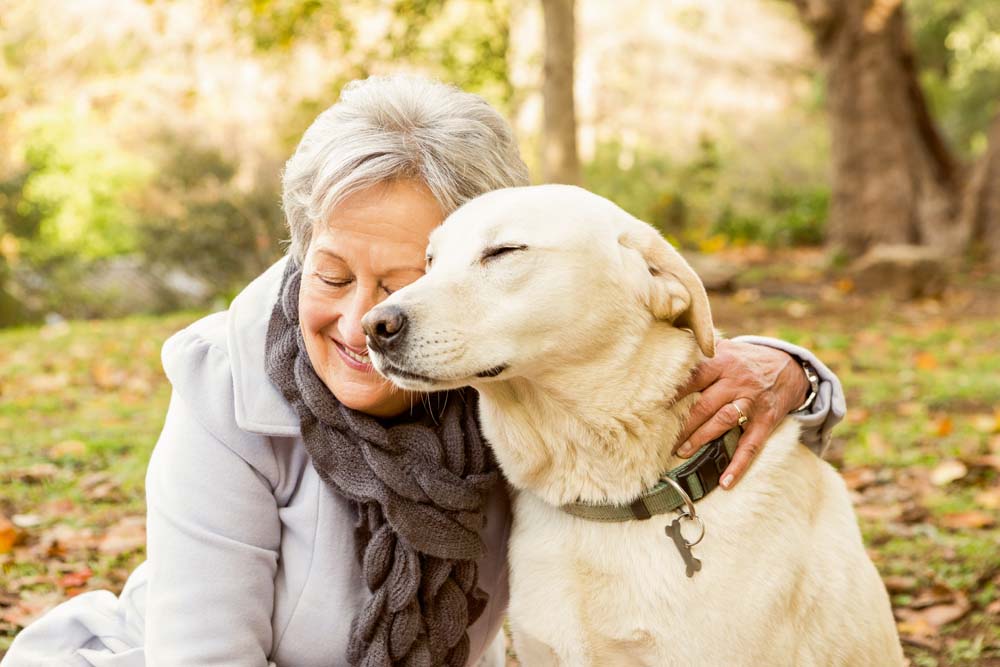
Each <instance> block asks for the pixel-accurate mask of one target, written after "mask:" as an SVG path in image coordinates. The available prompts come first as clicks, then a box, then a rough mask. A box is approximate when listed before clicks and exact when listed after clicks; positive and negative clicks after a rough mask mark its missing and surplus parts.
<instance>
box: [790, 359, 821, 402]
mask: <svg viewBox="0 0 1000 667" xmlns="http://www.w3.org/2000/svg"><path fill="white" fill-rule="evenodd" d="M796 363H797V365H798V366H799V368H800V369H801V371H802V372H801V373H800V374H799V379H800V380H801V383H802V384H801V386H802V387H803V389H802V390H801V393H799V394H798V395H799V396H801V397H802V403H801V404H798V406H797V407H796V408H794V409H793V410H792V412H793V413H795V412H808V411H809V409H810V408H812V404H813V402H814V401H815V400H816V395H817V394H818V393H819V374H818V373H817V372H816V369H815V368H813V367H812V364H810V363H809V362H808V361H801V360H798V359H796Z"/></svg>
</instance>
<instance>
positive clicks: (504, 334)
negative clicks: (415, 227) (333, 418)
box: [364, 185, 903, 667]
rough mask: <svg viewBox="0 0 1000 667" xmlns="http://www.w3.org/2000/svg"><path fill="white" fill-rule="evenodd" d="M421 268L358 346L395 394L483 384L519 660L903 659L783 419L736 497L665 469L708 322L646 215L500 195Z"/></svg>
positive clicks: (443, 234) (853, 549)
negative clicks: (504, 490) (510, 503)
mask: <svg viewBox="0 0 1000 667" xmlns="http://www.w3.org/2000/svg"><path fill="white" fill-rule="evenodd" d="M427 262H428V271H427V274H426V275H425V276H424V277H423V278H421V279H420V280H418V281H416V282H415V283H413V284H412V285H410V286H408V287H406V288H405V289H402V290H399V291H398V292H396V293H394V294H393V295H392V296H390V297H389V298H388V299H386V300H385V301H384V302H383V303H382V304H381V305H379V306H378V307H377V308H375V309H374V310H373V311H372V312H371V313H369V314H368V315H367V316H366V318H365V320H364V325H365V327H366V331H367V333H368V345H369V348H370V353H371V357H372V360H373V362H374V364H375V366H376V368H377V369H378V370H379V372H381V373H382V374H383V375H385V376H386V377H387V378H389V379H391V380H392V381H393V382H395V383H396V384H398V385H399V386H401V387H404V388H407V389H411V390H415V391H436V390H441V389H448V388H455V387H461V386H466V385H472V386H473V387H475V388H476V389H477V390H478V391H479V394H480V414H481V421H482V428H483V432H484V435H485V436H486V437H487V439H488V440H489V442H490V443H491V444H492V446H493V448H494V450H495V452H496V456H497V459H498V461H499V463H500V465H501V467H502V468H503V472H504V474H505V475H506V477H507V479H508V480H509V481H510V483H511V485H512V486H513V487H514V488H515V489H516V498H515V509H514V527H513V534H512V536H511V542H510V568H511V599H510V609H509V616H510V624H511V628H512V630H513V633H514V644H515V650H516V651H517V654H518V656H519V658H520V659H521V662H522V664H524V665H526V666H527V667H534V666H536V665H565V666H569V667H584V666H587V665H595V666H600V667H619V666H625V665H649V666H653V665H655V666H662V665H695V666H708V667H720V666H729V665H767V666H768V667H771V666H775V665H789V666H796V667H803V666H806V665H858V666H873V667H874V666H878V667H883V666H889V665H901V664H902V663H903V656H902V652H901V650H900V645H899V641H898V637H897V634H896V628H895V624H894V622H893V618H892V613H891V609H890V606H889V600H888V597H887V595H886V592H885V588H884V587H883V585H882V582H881V580H880V579H879V576H878V573H877V572H876V570H875V568H874V566H873V565H872V563H871V561H870V560H869V559H868V557H867V555H866V554H865V550H864V547H863V545H862V542H861V535H860V533H859V531H858V527H857V523H856V520H855V517H854V514H853V511H852V509H851V504H850V502H849V500H848V495H847V491H846V489H845V486H844V484H843V482H842V481H841V479H840V478H839V477H838V475H837V474H836V473H835V472H834V470H833V469H832V468H831V467H830V466H829V465H827V464H826V463H824V462H823V461H821V460H820V459H819V458H817V457H816V456H815V455H814V454H812V453H811V452H810V451H809V450H808V449H806V448H805V447H803V446H801V445H800V444H799V442H798V425H797V423H796V422H795V420H794V419H786V420H785V421H784V422H783V423H782V424H781V425H780V426H779V427H778V429H777V430H776V431H775V432H774V434H773V435H772V436H771V438H770V440H769V441H768V443H767V445H766V446H765V447H764V448H763V451H762V452H761V454H760V455H759V456H758V457H757V459H756V461H755V462H754V463H753V465H752V466H751V467H750V469H749V471H748V472H747V473H746V476H745V477H744V478H743V480H742V481H741V482H740V483H739V484H738V485H737V486H736V487H735V488H734V490H732V491H722V490H721V489H719V490H717V491H716V492H714V493H709V491H711V488H707V490H706V488H701V487H702V486H706V487H707V486H710V483H708V482H706V483H705V485H699V484H696V483H695V482H693V481H692V480H691V479H690V476H689V479H688V482H689V483H687V484H685V485H678V484H676V482H677V481H678V480H679V478H678V479H677V480H672V482H671V481H665V479H664V478H665V475H664V473H665V472H666V471H671V470H676V469H677V468H678V466H680V465H681V464H682V463H683V461H681V460H679V459H676V458H674V457H673V456H672V455H671V448H672V444H673V443H674V441H675V439H676V436H677V435H678V431H679V429H680V427H681V424H682V422H683V421H684V418H685V415H686V413H687V411H688V410H689V408H690V406H691V403H692V400H693V399H694V397H691V398H690V399H685V400H682V401H679V402H677V403H676V404H673V405H671V402H670V400H669V399H670V398H671V397H672V396H673V395H674V394H675V393H676V390H677V388H678V387H679V386H680V385H681V384H683V383H684V381H685V379H686V378H687V377H688V375H689V373H690V371H691V369H692V368H693V367H694V366H695V365H696V364H697V363H698V362H699V360H700V359H702V358H703V357H706V356H711V355H712V354H713V352H714V341H715V332H714V329H713V326H712V317H711V312H710V310H709V304H708V299H707V297H706V295H705V290H704V288H703V286H702V284H701V281H700V280H699V278H698V276H697V275H696V274H695V273H694V272H693V271H692V270H691V268H690V266H688V264H687V262H685V260H684V259H683V258H682V257H681V256H680V255H679V254H678V253H677V252H676V251H675V250H674V249H673V247H671V246H670V245H669V244H668V243H667V242H666V241H664V240H663V239H662V238H661V237H660V236H659V234H657V232H656V231H655V230H654V229H653V228H652V227H650V226H649V225H647V224H645V223H643V222H641V221H639V220H636V219H635V218H633V217H632V216H630V215H629V214H627V213H626V212H625V211H623V210H622V209H620V208H618V207H617V206H615V205H614V204H612V203H611V202H609V201H607V200H605V199H603V198H601V197H598V196H596V195H594V194H591V193H588V192H587V191H585V190H581V189H579V188H574V187H568V186H555V185H546V186H538V187H529V188H515V189H508V190H501V191H497V192H493V193H490V194H487V195H484V196H482V197H479V198H477V199H475V200H473V201H471V202H469V203H468V204H466V205H465V206H463V207H462V208H460V209H459V210H457V211H456V212H455V213H453V214H452V215H451V216H450V217H449V218H448V219H447V220H446V221H445V223H444V224H443V225H442V226H441V227H440V228H439V229H437V230H436V231H435V232H434V234H433V235H432V236H431V239H430V244H429V246H428V258H427ZM730 440H734V438H730ZM731 445H732V443H731V442H729V443H728V444H727V445H726V446H725V447H723V446H722V444H718V443H717V444H716V450H715V453H716V454H718V455H719V456H722V454H721V452H722V451H723V450H724V449H725V450H726V451H727V453H728V454H730V455H731V449H732V447H731ZM702 458H704V457H702ZM709 477H711V476H709ZM715 479H717V475H716V478H715ZM678 486H680V487H681V488H679V489H678V488H677V487H678ZM695 487H698V488H695ZM699 495H703V497H701V499H700V500H698V501H697V502H694V500H695V498H694V497H693V496H699ZM642 498H645V499H646V501H648V502H645V503H644V504H643V506H642V507H637V506H636V503H637V502H638V500H637V499H642ZM668 501H669V502H668ZM689 502H690V504H689ZM675 506H676V507H677V508H678V509H680V510H681V513H678V512H677V511H673V509H672V508H674V507H675ZM581 508H582V509H581ZM665 509H667V510H668V511H662V510H665ZM571 510H572V511H571ZM623 511H627V512H630V513H629V514H628V515H627V517H628V518H627V520H622V514H621V513H622V512H623ZM682 513H686V514H684V515H682ZM692 515H694V516H696V517H697V518H694V516H692ZM701 528H704V530H705V533H704V537H703V539H701V540H700V541H698V538H699V535H698V534H699V532H700V529H701ZM678 531H679V532H678ZM695 542H697V544H696V545H693V543H695ZM699 568H700V569H699Z"/></svg>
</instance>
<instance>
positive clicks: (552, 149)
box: [542, 0, 580, 185]
mask: <svg viewBox="0 0 1000 667" xmlns="http://www.w3.org/2000/svg"><path fill="white" fill-rule="evenodd" d="M574 3H575V0H542V11H543V13H544V15H545V78H544V81H543V82H542V97H543V100H544V106H545V122H544V126H543V130H542V178H543V179H544V180H545V182H546V183H569V184H573V185H578V184H579V183H580V160H579V157H578V156H577V148H576V106H575V104H574V101H573V60H574V58H575V56H576V43H575V42H576V38H575V34H574V32H575V28H576V22H575V20H574V16H573V13H574V11H573V10H574Z"/></svg>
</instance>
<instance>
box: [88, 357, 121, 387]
mask: <svg viewBox="0 0 1000 667" xmlns="http://www.w3.org/2000/svg"><path fill="white" fill-rule="evenodd" d="M126 377H127V376H126V374H125V371H122V370H120V369H116V368H114V367H112V366H111V365H110V364H109V363H107V362H106V361H97V362H95V363H94V364H93V365H92V366H91V367H90V379H91V380H93V381H94V384H95V385H97V387H98V388H99V389H105V390H109V389H117V388H118V387H120V386H121V385H122V383H123V382H125V380H126Z"/></svg>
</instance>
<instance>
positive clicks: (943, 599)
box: [906, 584, 957, 609]
mask: <svg viewBox="0 0 1000 667" xmlns="http://www.w3.org/2000/svg"><path fill="white" fill-rule="evenodd" d="M956 596H957V593H956V592H955V591H953V590H952V589H950V588H948V587H947V586H945V585H943V584H934V585H933V586H931V587H930V588H926V589H924V590H922V591H920V594H919V595H917V596H916V597H914V598H913V600H912V601H911V602H910V604H908V605H906V606H907V607H908V608H909V609H923V608H924V607H931V606H933V605H936V604H945V603H950V602H954V601H955V600H956Z"/></svg>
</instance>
